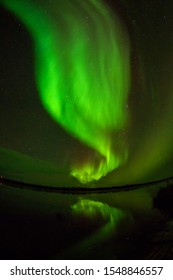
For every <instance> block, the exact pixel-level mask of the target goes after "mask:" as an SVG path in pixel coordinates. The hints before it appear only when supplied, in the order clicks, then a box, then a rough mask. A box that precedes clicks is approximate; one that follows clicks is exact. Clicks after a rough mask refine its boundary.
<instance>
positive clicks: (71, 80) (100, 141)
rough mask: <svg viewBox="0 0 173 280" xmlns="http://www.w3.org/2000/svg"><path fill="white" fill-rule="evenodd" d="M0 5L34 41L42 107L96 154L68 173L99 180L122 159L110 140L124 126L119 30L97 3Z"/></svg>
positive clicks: (123, 49) (7, 1) (125, 49)
mask: <svg viewBox="0 0 173 280" xmlns="http://www.w3.org/2000/svg"><path fill="white" fill-rule="evenodd" d="M2 2H3V3H4V5H5V6H7V8H8V9H10V10H11V11H12V12H14V13H15V14H16V15H17V16H18V17H19V18H20V19H21V20H22V21H23V22H24V24H25V25H26V26H27V28H28V29H29V30H30V32H31V34H32V36H33V38H34V43H35V51H36V52H35V53H36V81H37V85H38V90H39V93H40V98H41V101H42V103H43V105H44V107H45V108H46V110H47V111H48V112H49V113H50V115H51V116H52V117H53V118H54V119H55V120H56V121H57V122H58V123H60V124H61V125H62V126H63V127H64V128H65V129H66V130H67V131H68V132H69V133H71V134H72V135H73V136H75V137H76V138H78V139H79V140H80V141H82V142H84V143H85V144H86V145H88V146H89V147H91V148H93V149H94V150H96V151H97V152H96V154H97V156H96V154H95V156H93V157H92V158H91V159H90V160H89V161H86V162H85V163H84V164H82V165H80V164H74V163H73V162H72V167H71V174H72V175H73V176H75V177H76V178H78V179H79V180H80V181H81V182H89V181H92V180H98V179H99V178H101V177H102V176H104V175H106V174H107V173H108V172H110V171H112V170H113V169H115V168H117V167H118V166H119V165H120V164H122V163H123V162H124V161H125V159H126V157H127V148H126V145H125V144H124V141H122V143H123V144H120V143H119V142H121V140H118V137H114V139H113V141H112V138H113V134H114V135H115V132H116V133H119V131H120V130H121V129H124V127H125V125H126V122H127V111H126V102H127V95H128V90H129V45H128V39H127V36H126V34H125V32H124V30H123V28H122V27H121V25H120V23H119V21H118V19H117V18H116V17H115V15H113V14H112V13H111V11H110V10H109V8H108V7H107V6H106V5H105V4H104V3H103V2H102V1H101V0H86V1H81V0H80V1H79V0H77V1H75V2H73V1H71V0H63V1H62V0H59V1H44V0H37V1H34V0H33V1H28V0H2ZM74 3H75V4H74ZM115 147H118V148H115ZM57 149H59V147H57ZM117 150H118V151H117ZM98 158H99V160H98Z"/></svg>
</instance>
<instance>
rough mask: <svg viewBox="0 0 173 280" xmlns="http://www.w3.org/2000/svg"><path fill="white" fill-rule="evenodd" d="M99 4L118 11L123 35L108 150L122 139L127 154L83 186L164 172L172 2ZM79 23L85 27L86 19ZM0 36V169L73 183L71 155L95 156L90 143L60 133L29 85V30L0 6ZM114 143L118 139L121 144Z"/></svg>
mask: <svg viewBox="0 0 173 280" xmlns="http://www.w3.org/2000/svg"><path fill="white" fill-rule="evenodd" d="M1 2H10V0H9V1H5V0H3V1H0V3H1ZM35 2H36V3H41V4H42V3H43V4H45V3H46V1H35ZM77 2H78V1H77V0H76V1H74V3H77ZM105 3H106V4H107V5H108V7H109V8H110V9H111V11H112V12H113V13H114V14H115V15H116V17H118V18H119V21H120V23H121V25H122V30H124V31H125V33H126V36H127V37H128V41H129V55H130V86H129V93H128V97H127V100H126V109H127V111H128V117H127V118H128V120H127V124H126V125H125V126H124V128H121V129H119V130H118V132H117V131H116V132H115V133H114V132H112V134H111V141H112V142H113V143H114V142H116V141H119V142H120V144H119V142H118V144H115V147H116V149H120V150H121V151H117V153H118V154H119V153H120V154H123V149H124V148H123V147H124V145H125V146H126V150H127V151H128V156H127V159H126V160H123V161H122V164H120V166H118V167H117V168H115V170H113V171H112V172H110V173H108V174H107V175H106V176H104V177H102V178H101V179H100V180H98V181H96V182H94V183H93V182H91V183H89V186H92V187H95V186H102V187H103V186H112V185H118V184H121V185H123V184H129V183H140V182H147V181H152V180H158V179H162V178H167V177H171V176H172V175H173V173H172V167H173V148H172V143H173V110H172V105H173V78H172V74H173V54H172V49H173V16H172V14H173V2H172V1H171V0H169V1H168V0H165V1H159V0H153V1H144V0H142V1H137V0H136V1H135V0H127V1H125V0H124V1H120V0H119V1H118V0H117V1H110V0H107V1H105ZM38 9H41V8H40V7H39V8H38ZM50 10H51V8H50V7H49V11H50ZM75 11H76V10H75ZM54 16H55V15H54ZM84 21H85V20H84ZM87 24H88V25H89V27H90V22H89V23H88V19H87ZM61 27H62V26H61ZM0 36H1V38H0V41H1V46H0V62H1V63H0V73H1V74H0V128H1V136H0V146H1V148H0V157H1V158H2V159H3V160H1V164H0V172H1V174H2V175H3V176H5V177H8V178H12V179H18V180H20V179H21V180H23V181H27V182H28V181H29V182H32V183H40V184H50V185H57V186H61V185H63V186H69V185H71V186H79V185H80V186H81V185H82V183H79V182H78V180H77V179H75V178H73V177H72V176H70V169H71V164H72V163H73V162H75V164H77V166H79V165H80V164H81V165H82V164H84V162H85V161H87V162H90V161H91V164H92V161H93V160H94V161H95V158H96V155H95V154H96V152H95V149H94V148H93V147H91V146H90V145H87V144H86V143H85V141H83V140H82V139H80V138H79V137H77V136H76V135H73V133H72V132H71V131H70V133H68V131H67V129H66V128H64V127H63V125H62V124H60V123H58V122H57V121H56V120H55V118H53V117H52V116H51V114H49V113H48V112H47V111H46V110H45V109H44V107H43V105H42V102H41V100H40V97H39V92H38V91H39V90H38V87H37V85H36V77H35V70H34V69H35V54H34V45H33V38H32V35H31V32H30V31H29V30H27V28H26V27H25V25H24V24H23V23H22V21H20V20H19V19H18V18H17V17H16V16H15V15H14V14H13V13H10V12H9V11H8V10H7V9H5V8H4V7H3V6H0ZM103 47H104V46H103V44H101V45H100V46H99V45H98V44H97V46H96V47H95V46H94V42H93V48H97V51H98V52H99V49H100V48H103ZM68 48H69V46H68ZM68 48H67V49H68ZM126 48H128V46H126V45H124V46H123V49H124V50H126ZM65 50H66V49H65ZM107 56H110V57H109V58H110V60H111V53H108V52H107ZM106 73H107V72H105V79H106ZM98 82H99V80H98ZM95 106H96V104H95ZM92 109H93V108H92ZM110 115H111V112H110ZM94 135H96V132H95V134H94ZM95 138H96V137H95ZM114 138H115V140H114ZM117 138H118V139H119V140H117ZM122 142H123V143H125V144H123V145H121V143H122ZM98 161H99V159H98ZM94 164H95V163H94ZM72 165H73V164H72ZM83 186H85V185H83Z"/></svg>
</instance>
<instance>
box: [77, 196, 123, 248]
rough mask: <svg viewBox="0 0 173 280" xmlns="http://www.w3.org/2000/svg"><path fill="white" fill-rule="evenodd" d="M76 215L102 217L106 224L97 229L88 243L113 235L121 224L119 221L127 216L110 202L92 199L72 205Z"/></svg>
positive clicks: (93, 218)
mask: <svg viewBox="0 0 173 280" xmlns="http://www.w3.org/2000/svg"><path fill="white" fill-rule="evenodd" d="M72 211H73V214H74V215H81V216H82V217H87V218H88V219H91V220H96V221H97V219H98V217H101V218H102V220H103V221H104V225H103V226H102V227H101V228H99V230H97V232H96V233H95V234H93V235H92V236H91V237H90V238H89V239H87V241H86V242H87V243H93V242H95V241H96V242H98V241H100V240H102V239H105V238H107V237H108V236H109V235H111V234H112V233H113V232H114V231H116V228H117V226H118V224H119V222H120V221H121V220H122V219H123V218H125V216H126V214H125V213H124V212H123V211H121V210H120V209H117V208H114V207H110V206H109V205H108V204H105V203H102V202H97V201H92V200H88V199H82V200H80V201H79V202H77V203H76V204H74V205H73V206H72Z"/></svg>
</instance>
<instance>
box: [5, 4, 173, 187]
mask: <svg viewBox="0 0 173 280" xmlns="http://www.w3.org/2000/svg"><path fill="white" fill-rule="evenodd" d="M158 2H159V3H158ZM158 2H157V1H153V3H152V4H151V3H150V4H149V3H148V2H145V3H144V4H143V5H142V6H143V9H141V6H140V5H139V4H138V2H137V1H135V0H128V1H121V0H120V1H117V3H114V1H111V0H110V1H109V0H107V1H106V0H105V1H103V0H102V1H101V0H100V1H91V0H90V1H89V0H87V1H77V0H75V1H68V0H66V1H53V0H52V1H44V0H37V1H27V0H26V1H21V0H14V1H10V0H1V1H0V3H1V4H2V9H5V10H6V13H9V14H10V16H11V17H14V19H15V20H16V22H18V24H20V28H19V31H18V34H17V35H16V34H15V33H14V36H13V37H15V36H16V40H17V38H23V37H22V35H20V32H21V34H22V32H26V34H25V36H26V37H27V36H28V38H30V39H28V42H29V44H30V45H28V46H26V49H25V52H26V54H25V52H24V48H23V49H22V47H23V46H21V47H20V44H22V42H20V43H19V45H18V46H17V47H16V50H15V49H14V50H13V47H12V46H13V45H12V44H11V50H10V48H9V53H12V54H13V60H14V61H16V64H17V63H19V64H20V65H23V66H22V67H23V68H22V69H27V67H28V65H29V63H30V66H29V67H30V68H31V70H32V72H33V76H31V75H30V73H29V71H28V72H27V70H26V72H25V74H27V75H28V76H29V75H30V78H27V77H28V76H27V75H25V74H23V73H22V71H21V70H20V67H21V66H20V67H19V70H18V71H15V69H13V66H12V67H11V69H13V73H11V75H8V74H4V76H3V77H5V78H3V79H4V80H5V79H6V80H8V79H15V81H16V83H18V82H17V81H19V80H21V82H20V86H19V88H17V85H16V88H15V87H14V88H15V90H16V92H15V94H13V86H11V88H10V86H8V84H9V85H10V83H8V81H7V82H6V83H4V84H3V79H2V86H1V96H2V97H1V98H2V101H4V100H5V102H4V103H3V102H1V107H2V108H1V114H2V118H1V119H4V118H6V119H7V113H6V109H5V108H6V106H4V105H3V104H8V106H9V108H10V109H9V112H8V120H7V121H6V123H8V125H6V126H5V124H4V123H3V122H2V125H1V127H2V128H3V135H2V137H1V146H2V147H3V149H2V151H1V152H2V153H4V148H7V149H9V151H10V150H14V151H16V152H19V155H18V159H19V161H20V162H21V163H20V165H23V164H22V154H25V155H29V156H31V157H33V158H35V160H36V161H37V159H41V160H42V159H44V160H46V161H49V162H52V163H53V164H55V168H52V171H50V170H49V171H48V172H49V173H50V174H49V176H50V177H51V176H52V174H53V179H52V181H51V180H50V184H52V185H57V184H61V182H62V181H63V185H65V180H66V178H64V179H63V180H60V177H63V176H64V175H62V176H61V175H60V174H59V173H60V172H61V171H62V170H63V169H64V173H65V174H67V184H69V182H71V184H72V185H73V186H78V185H80V186H81V185H82V184H83V183H88V184H89V183H90V182H91V184H89V185H90V186H92V187H96V186H105V185H106V186H107V185H116V184H121V185H123V184H128V183H138V182H146V181H149V180H157V179H160V178H164V177H170V176H171V175H172V158H173V151H172V140H173V133H172V131H173V121H172V120H173V113H172V103H173V94H172V89H173V84H172V74H171V73H172V68H173V63H172V55H171V45H172V42H173V38H172V35H171V34H172V33H171V29H172V26H173V20H172V15H171V7H172V6H171V5H172V4H171V2H170V1H166V2H165V4H163V3H162V1H158ZM154 10H155V12H154ZM79 11H80V12H79ZM31 14H32V17H31V16H30V15H31ZM1 20H3V17H2V19H1ZM16 26H17V23H16ZM3 28H4V33H6V34H7V35H4V36H7V37H8V38H9V37H10V35H8V34H10V30H9V28H8V25H5V24H4V27H3ZM3 28H2V29H3ZM21 28H22V30H23V31H22V30H21ZM156 31H157V32H156ZM8 32H9V33H8ZM11 34H13V33H12V31H11ZM168 35H169V36H168ZM20 36H21V37H20ZM11 37H12V36H11ZM29 40H30V41H29ZM28 50H30V52H29V51H28ZM19 52H21V54H20V53H19ZM15 53H17V55H16V58H15ZM8 55H9V54H8ZM29 55H30V56H29ZM25 57H26V60H25ZM22 59H23V60H22ZM29 59H30V61H31V62H29ZM23 61H24V62H23ZM25 62H27V63H25ZM5 63H6V65H5V66H4V69H8V68H10V64H8V59H7V62H4V64H5ZM5 71H6V70H5ZM10 76H11V77H10ZM12 76H13V77H14V78H12ZM17 77H18V78H17ZM31 81H32V83H33V84H35V88H34V87H33V86H32V85H31ZM18 84H19V83H18ZM4 85H6V87H7V90H6V88H5V86H4ZM6 91H7V92H9V97H8V98H7V97H6V96H7V95H6ZM13 96H14V100H12V98H13ZM25 96H26V97H25ZM5 98H6V99H5ZM25 98H26V99H25ZM37 98H38V100H37ZM28 100H29V101H28ZM13 104H14V105H13ZM17 106H19V107H20V108H22V106H23V114H22V111H20V110H19V109H18V108H17ZM43 107H44V110H42V109H43ZM21 110H22V109H21ZM43 111H44V112H43ZM19 112H20V113H19ZM18 127H19V128H20V129H18ZM10 129H11V130H10ZM30 131H31V132H30ZM32 131H33V133H32ZM31 133H32V134H33V136H32V135H31ZM11 135H12V137H13V139H14V140H13V143H11V142H10V136H11ZM27 135H30V138H28V137H27ZM28 139H29V140H28ZM5 153H6V152H5ZM11 155H13V153H11ZM25 160H26V157H24V158H23V161H25ZM27 160H28V161H29V158H28V159H27ZM6 164H7V165H8V163H6ZM39 164H40V162H39ZM43 164H44V163H43ZM56 164H57V167H56ZM24 166H25V164H24ZM45 166H46V165H45ZM60 167H61V168H60ZM4 168H5V167H4ZM56 168H57V175H56V174H55V170H56ZM16 169H17V166H16ZM23 169H24V168H22V175H20V171H16V172H18V173H19V174H17V176H16V175H15V174H14V178H15V176H16V177H17V178H20V176H22V178H24V179H25V178H27V179H26V181H27V180H28V178H29V176H31V175H30V174H29V173H28V171H26V172H27V176H25V174H23V173H24V171H23ZM26 170H28V169H26ZM29 170H30V168H29ZM39 170H40V169H39ZM44 170H45V168H44ZM60 170H61V171H60ZM51 172H52V173H51ZM5 174H7V171H6V173H5ZM39 174H40V175H38V177H39V176H40V177H39V178H41V173H39ZM44 175H45V177H46V176H47V175H46V174H44ZM71 175H72V176H71ZM73 177H74V178H73ZM34 178H36V177H34ZM39 178H38V180H36V181H37V182H39V180H40V181H41V179H39ZM70 178H71V179H70ZM75 178H77V179H78V180H79V181H80V182H81V183H82V184H80V182H77V181H78V180H76V179H75ZM33 180H34V179H33ZM70 180H71V181H70ZM47 181H49V179H47ZM92 181H93V183H92ZM52 182H53V183H52ZM56 182H57V183H56ZM40 183H41V182H40Z"/></svg>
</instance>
